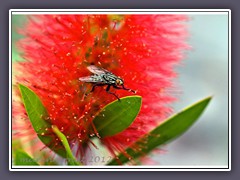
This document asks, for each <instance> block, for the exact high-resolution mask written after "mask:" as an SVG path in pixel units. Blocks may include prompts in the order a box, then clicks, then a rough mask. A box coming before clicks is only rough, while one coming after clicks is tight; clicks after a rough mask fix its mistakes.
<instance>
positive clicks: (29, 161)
mask: <svg viewBox="0 0 240 180" xmlns="http://www.w3.org/2000/svg"><path fill="white" fill-rule="evenodd" d="M14 162H15V165H19V166H37V165H39V164H38V163H37V162H36V161H35V160H34V159H33V158H32V157H30V156H29V155H28V154H27V153H26V152H24V151H22V150H17V151H16V152H15V159H14Z"/></svg>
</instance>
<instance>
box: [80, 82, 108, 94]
mask: <svg viewBox="0 0 240 180" xmlns="http://www.w3.org/2000/svg"><path fill="white" fill-rule="evenodd" d="M104 85H105V84H94V85H93V86H92V89H91V91H90V92H89V93H86V94H85V96H88V95H89V94H90V93H91V92H93V91H94V90H95V87H97V86H104Z"/></svg>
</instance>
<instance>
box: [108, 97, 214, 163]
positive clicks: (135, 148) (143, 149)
mask: <svg viewBox="0 0 240 180" xmlns="http://www.w3.org/2000/svg"><path fill="white" fill-rule="evenodd" d="M210 100H211V97H207V98H205V99H203V100H201V101H199V102H197V103H195V104H193V105H191V106H189V107H187V108H185V109H184V110H182V111H181V112H179V113H177V114H175V115H173V116H172V117H170V118H168V119H167V120H165V121H164V122H163V123H162V124H160V125H159V126H158V127H157V128H155V129H154V130H152V131H151V132H150V133H149V134H147V135H145V136H144V137H142V138H140V139H139V140H138V141H137V142H135V143H134V144H133V145H131V147H129V148H127V149H126V151H125V152H126V153H124V154H125V155H124V154H122V153H121V154H119V155H118V157H117V158H115V159H113V160H112V161H111V162H110V163H108V165H118V164H124V163H127V162H128V161H130V160H131V159H136V158H139V157H141V156H143V155H146V154H147V153H149V152H150V151H152V150H153V149H154V148H156V147H158V146H160V145H163V144H166V143H168V142H169V141H171V140H173V139H175V138H177V137H178V136H180V135H181V134H183V133H184V132H185V131H186V130H187V129H188V128H190V127H191V126H192V125H193V123H194V122H195V121H196V120H197V119H198V118H199V116H200V115H201V114H202V112H203V111H204V109H205V108H206V107H207V105H208V103H209V102H210ZM126 154H128V155H129V156H128V155H127V156H128V157H126ZM129 157H130V158H129Z"/></svg>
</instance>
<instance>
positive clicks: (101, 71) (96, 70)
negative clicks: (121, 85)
mask: <svg viewBox="0 0 240 180" xmlns="http://www.w3.org/2000/svg"><path fill="white" fill-rule="evenodd" d="M87 68H88V70H89V71H90V72H92V73H93V74H97V75H100V74H105V73H110V72H109V71H107V70H106V69H103V68H100V67H97V66H94V65H91V66H88V67H87Z"/></svg>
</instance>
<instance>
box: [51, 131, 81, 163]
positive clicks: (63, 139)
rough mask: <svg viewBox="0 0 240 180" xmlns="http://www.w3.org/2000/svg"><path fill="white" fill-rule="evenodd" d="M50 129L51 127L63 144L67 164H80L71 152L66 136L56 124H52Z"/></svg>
mask: <svg viewBox="0 0 240 180" xmlns="http://www.w3.org/2000/svg"><path fill="white" fill-rule="evenodd" d="M52 129H53V132H54V133H55V134H56V135H57V136H58V137H59V139H60V140H61V142H62V144H63V146H64V147H65V149H66V152H67V161H68V164H69V165H80V163H79V162H77V160H76V159H75V157H74V156H73V154H72V151H71V148H70V146H69V144H68V141H67V138H66V136H65V135H64V134H63V133H62V132H61V131H60V130H59V129H58V128H57V126H52Z"/></svg>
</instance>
